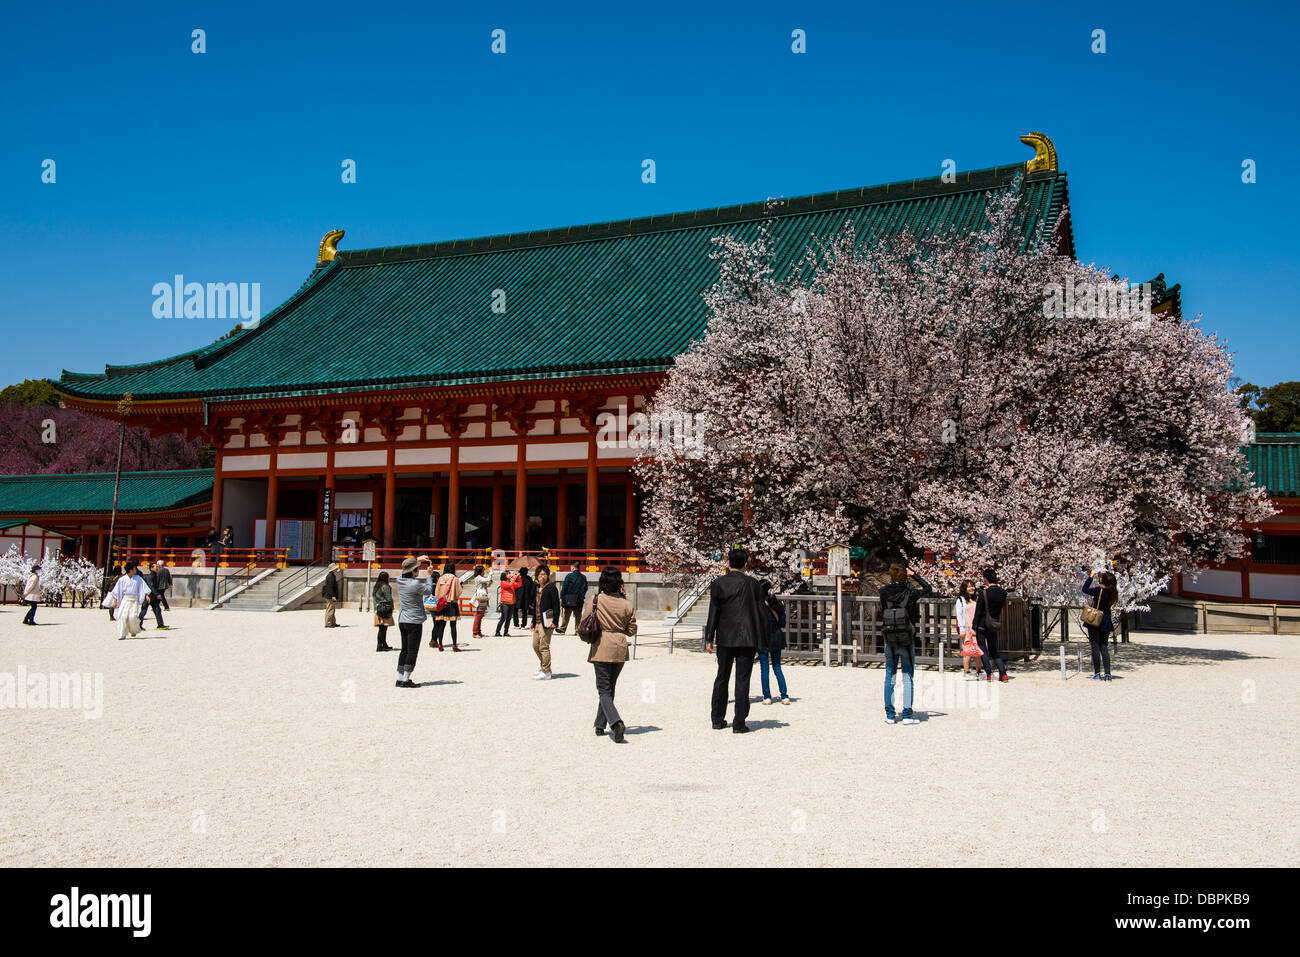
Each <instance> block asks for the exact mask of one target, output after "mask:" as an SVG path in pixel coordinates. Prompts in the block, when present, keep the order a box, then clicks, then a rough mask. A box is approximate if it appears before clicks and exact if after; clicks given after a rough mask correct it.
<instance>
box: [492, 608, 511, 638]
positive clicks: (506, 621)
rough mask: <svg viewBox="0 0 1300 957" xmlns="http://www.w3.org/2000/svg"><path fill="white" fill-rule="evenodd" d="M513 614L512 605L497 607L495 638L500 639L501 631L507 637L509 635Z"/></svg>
mask: <svg viewBox="0 0 1300 957" xmlns="http://www.w3.org/2000/svg"><path fill="white" fill-rule="evenodd" d="M514 613H515V606H514V605H497V615H498V616H499V617H498V618H497V630H496V636H497V637H498V638H500V637H501V633H502V632H503V631H504V632H505V633H506V634H507V635H508V634H510V618H511V616H512V615H514Z"/></svg>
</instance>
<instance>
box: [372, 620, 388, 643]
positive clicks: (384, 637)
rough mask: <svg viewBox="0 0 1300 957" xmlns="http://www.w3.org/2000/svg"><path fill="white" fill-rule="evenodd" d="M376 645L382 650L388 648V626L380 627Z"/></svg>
mask: <svg viewBox="0 0 1300 957" xmlns="http://www.w3.org/2000/svg"><path fill="white" fill-rule="evenodd" d="M375 644H376V645H377V646H378V647H380V648H387V647H388V626H387V625H380V626H379V634H378V635H377V636H376V639H375Z"/></svg>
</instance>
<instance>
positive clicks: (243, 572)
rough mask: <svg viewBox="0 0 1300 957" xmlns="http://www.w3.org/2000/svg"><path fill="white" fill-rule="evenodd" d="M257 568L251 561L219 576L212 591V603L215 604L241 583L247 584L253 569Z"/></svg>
mask: <svg viewBox="0 0 1300 957" xmlns="http://www.w3.org/2000/svg"><path fill="white" fill-rule="evenodd" d="M255 568H257V566H256V565H254V564H253V563H252V562H249V563H248V564H246V565H241V566H240V567H238V568H236V569H235V570H234V571H232V572H228V573H227V574H225V575H222V576H220V577H219V578H218V579H217V585H216V588H215V589H213V593H212V604H213V605H216V604H218V603H220V601H221V600H222V599H223V598H225V597H226V594H227V593H228V592H230V591H233V590H234V589H235V588H237V587H240V586H242V585H247V584H248V582H249V580H250V579H252V577H253V570H254V569H255Z"/></svg>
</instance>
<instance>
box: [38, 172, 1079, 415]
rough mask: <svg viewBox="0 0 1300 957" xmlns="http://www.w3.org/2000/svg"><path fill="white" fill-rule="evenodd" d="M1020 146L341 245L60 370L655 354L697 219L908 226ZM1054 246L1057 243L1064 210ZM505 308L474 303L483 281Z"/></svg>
mask: <svg viewBox="0 0 1300 957" xmlns="http://www.w3.org/2000/svg"><path fill="white" fill-rule="evenodd" d="M1023 173H1024V166H1023V164H1016V165H1014V166H1000V167H995V168H993V169H986V170H979V171H973V172H970V173H966V174H962V175H960V176H958V178H957V181H956V182H954V183H944V182H942V180H941V179H940V178H938V177H936V178H933V179H925V180H911V181H907V182H901V183H891V184H888V185H884V186H874V187H866V188H862V189H851V190H840V191H838V192H834V193H821V194H818V195H815V196H804V197H799V198H796V199H790V200H785V201H783V202H782V203H781V204H780V205H779V206H778V207H776V208H775V209H772V208H769V206H768V204H766V203H748V204H744V205H741V206H731V207H725V208H721V207H720V208H718V209H710V210H701V211H697V212H692V213H673V214H666V215H661V216H651V217H647V218H644V219H634V220H625V221H622V222H615V223H602V224H597V225H592V226H573V227H568V228H561V229H550V230H544V231H539V232H530V233H514V234H511V235H506V236H494V237H488V238H484V239H470V240H455V241H448V242H440V243H432V244H428V245H418V246H393V247H387V248H382V249H366V250H359V251H347V250H340V251H339V253H338V256H337V257H336V258H335V260H334V261H333V262H331V263H329V264H328V265H326V266H324V267H323V268H320V269H317V270H316V271H315V272H314V273H313V274H312V275H311V277H310V278H309V279H308V280H307V282H306V283H304V285H303V286H302V287H301V288H300V289H299V290H298V291H297V292H296V293H295V294H294V295H293V296H291V297H290V298H289V299H288V300H287V301H286V302H284V303H282V304H281V305H280V306H278V307H277V308H276V309H274V310H273V311H272V312H271V313H269V314H268V315H267V316H266V317H264V318H263V319H262V321H261V322H260V323H259V324H258V325H257V326H256V327H255V328H253V329H246V330H243V331H241V332H238V333H236V334H235V335H234V336H232V337H230V338H229V339H226V340H224V341H219V342H215V343H213V344H211V345H209V346H206V347H204V348H202V349H198V350H196V351H194V352H189V353H185V354H183V355H180V356H175V357H173V358H170V359H162V360H159V361H156V362H150V363H145V364H142V365H133V366H110V367H108V368H107V369H106V370H105V372H104V373H103V374H95V375H86V374H80V373H73V372H66V371H65V372H64V373H63V377H62V379H60V381H59V382H58V389H59V391H60V392H63V393H65V394H67V395H72V396H81V397H86V398H108V397H117V396H120V395H121V394H122V393H124V392H128V391H129V392H131V393H133V394H134V396H135V397H136V398H137V399H148V398H162V397H207V398H213V399H218V398H221V397H236V396H237V397H243V396H249V395H259V394H269V395H276V394H280V395H283V394H294V393H314V392H324V391H330V390H341V389H345V388H346V389H349V390H356V389H357V388H358V387H363V388H367V387H368V388H394V387H407V386H438V385H461V384H466V383H474V382H491V381H503V380H504V381H508V380H511V379H516V378H521V377H526V376H544V377H562V376H580V375H593V374H594V375H600V374H616V373H628V372H647V371H658V370H662V369H666V368H668V367H669V366H670V365H671V364H672V361H673V359H674V358H675V357H676V356H677V355H680V354H681V353H682V352H685V351H686V349H687V348H688V347H689V345H690V343H691V341H692V340H693V339H695V338H698V337H699V336H700V334H701V333H702V332H703V330H704V327H705V325H706V323H707V319H708V314H707V309H706V307H705V304H704V301H703V298H702V296H703V294H704V293H705V292H706V291H707V290H708V289H709V287H710V286H712V285H713V283H714V282H715V281H716V278H717V263H716V262H714V261H713V260H711V259H710V258H709V253H710V252H711V251H712V250H713V248H714V247H713V244H712V243H711V240H712V238H713V237H715V236H718V235H722V234H724V233H730V234H732V235H734V236H736V237H737V238H741V239H752V238H754V237H755V236H757V234H758V232H759V230H760V229H761V228H762V225H763V223H764V222H765V221H768V220H773V219H774V220H775V225H774V228H773V238H774V241H775V242H774V252H775V255H776V259H777V264H778V267H779V268H785V267H787V266H788V265H789V264H790V263H791V262H792V261H793V260H794V259H795V258H796V257H797V256H799V255H800V254H801V253H802V252H803V250H804V249H805V248H806V246H807V244H808V242H809V240H810V239H811V238H812V237H813V236H822V237H827V236H830V235H832V234H833V233H835V232H837V231H838V230H839V229H840V228H841V227H842V226H843V225H844V223H845V222H846V220H847V221H850V222H852V223H853V225H854V227H855V229H856V231H857V237H858V241H859V243H860V244H865V243H872V242H875V241H878V240H880V239H881V238H883V237H885V236H888V235H890V234H894V233H897V232H900V231H901V230H903V229H910V230H912V231H913V232H917V233H927V232H932V231H935V230H938V229H956V230H959V231H963V232H965V231H969V230H971V229H972V228H975V227H977V226H978V225H980V224H981V223H982V222H983V213H984V205H985V197H986V194H987V193H988V192H990V191H1003V190H1006V189H1009V188H1011V186H1012V183H1013V181H1014V180H1015V178H1016V177H1017V176H1022V177H1023ZM1020 190H1021V193H1022V195H1023V197H1024V212H1025V218H1024V225H1023V230H1024V236H1025V245H1026V246H1029V245H1031V244H1036V243H1038V242H1041V241H1044V238H1045V237H1047V236H1050V230H1051V229H1052V227H1053V226H1054V225H1055V223H1056V220H1057V218H1058V217H1059V216H1060V214H1061V213H1062V211H1063V210H1064V209H1065V206H1066V202H1067V190H1066V178H1065V174H1064V173H1059V172H1043V173H1035V174H1033V175H1031V176H1027V177H1023V178H1022V179H1021V182H1020ZM1062 242H1063V245H1064V248H1065V250H1066V251H1067V252H1069V253H1070V254H1073V251H1074V248H1073V239H1072V234H1071V231H1070V229H1069V223H1068V222H1066V224H1065V229H1064V235H1063V236H1062ZM497 289H500V290H503V291H504V292H505V296H506V302H505V305H506V312H505V315H498V314H495V313H493V312H492V311H491V308H490V306H491V300H492V294H493V290H497Z"/></svg>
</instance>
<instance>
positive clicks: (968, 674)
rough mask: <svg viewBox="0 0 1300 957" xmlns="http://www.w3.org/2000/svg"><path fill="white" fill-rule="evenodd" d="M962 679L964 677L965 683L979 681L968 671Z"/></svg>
mask: <svg viewBox="0 0 1300 957" xmlns="http://www.w3.org/2000/svg"><path fill="white" fill-rule="evenodd" d="M963 677H964V678H965V679H966V680H967V681H978V680H979V679H978V678H976V677H975V676H974V675H973V674H971V673H970V672H969V671H968V672H966V674H965V675H963Z"/></svg>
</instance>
